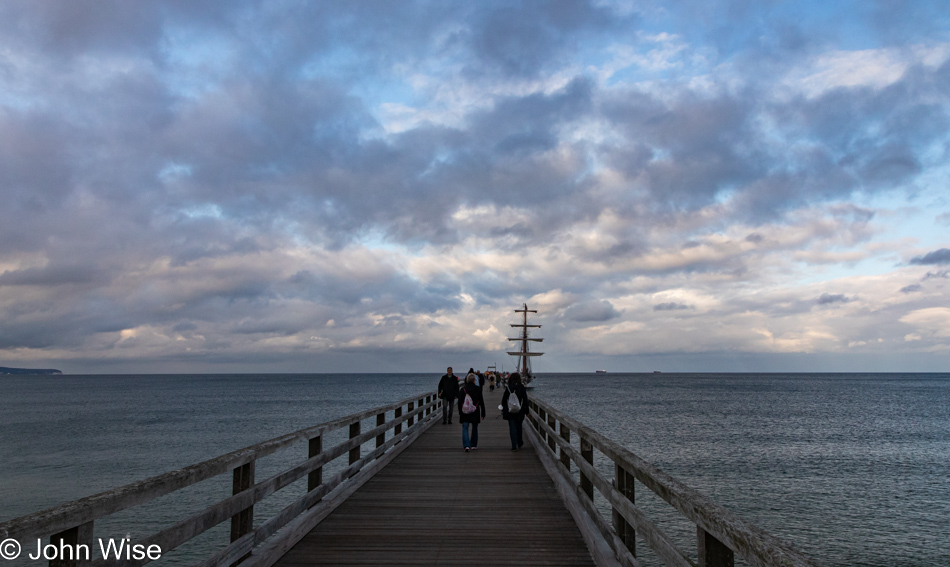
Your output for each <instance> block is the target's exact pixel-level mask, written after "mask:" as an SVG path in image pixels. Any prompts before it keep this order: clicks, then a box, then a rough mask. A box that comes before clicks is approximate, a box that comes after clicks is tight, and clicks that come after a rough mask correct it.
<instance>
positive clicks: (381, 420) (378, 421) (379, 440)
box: [376, 413, 386, 449]
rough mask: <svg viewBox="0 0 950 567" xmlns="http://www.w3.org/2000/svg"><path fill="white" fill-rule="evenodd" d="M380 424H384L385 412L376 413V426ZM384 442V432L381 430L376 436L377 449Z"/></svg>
mask: <svg viewBox="0 0 950 567" xmlns="http://www.w3.org/2000/svg"><path fill="white" fill-rule="evenodd" d="M380 425H386V414H385V413H378V414H376V427H379V426H380ZM385 444H386V432H385V431H383V432H382V433H380V434H379V435H377V436H376V448H377V449H379V448H380V447H382V446H383V445H385Z"/></svg>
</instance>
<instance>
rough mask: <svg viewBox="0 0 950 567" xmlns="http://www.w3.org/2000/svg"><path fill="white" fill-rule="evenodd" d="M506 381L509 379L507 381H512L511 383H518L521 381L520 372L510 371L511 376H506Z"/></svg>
mask: <svg viewBox="0 0 950 567" xmlns="http://www.w3.org/2000/svg"><path fill="white" fill-rule="evenodd" d="M508 381H509V382H512V383H514V384H520V383H521V374H518V373H517V372H512V373H511V376H509V377H508Z"/></svg>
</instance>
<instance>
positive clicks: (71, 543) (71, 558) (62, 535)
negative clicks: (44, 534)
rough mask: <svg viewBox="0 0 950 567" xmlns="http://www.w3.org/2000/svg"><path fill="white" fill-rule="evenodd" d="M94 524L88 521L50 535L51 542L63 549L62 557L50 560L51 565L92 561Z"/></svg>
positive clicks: (66, 566)
mask: <svg viewBox="0 0 950 567" xmlns="http://www.w3.org/2000/svg"><path fill="white" fill-rule="evenodd" d="M92 524H93V523H92V522H87V523H85V524H82V525H79V526H76V527H75V528H70V529H68V530H66V531H63V532H59V533H58V534H53V535H51V536H49V542H50V544H52V545H55V546H56V548H57V549H61V550H63V551H62V555H63V556H62V557H58V558H56V559H50V560H49V565H50V567H76V566H77V565H88V564H89V563H91V562H92V561H91V560H92V556H93V553H92V550H93V545H92ZM80 546H82V547H80ZM67 555H68V557H67Z"/></svg>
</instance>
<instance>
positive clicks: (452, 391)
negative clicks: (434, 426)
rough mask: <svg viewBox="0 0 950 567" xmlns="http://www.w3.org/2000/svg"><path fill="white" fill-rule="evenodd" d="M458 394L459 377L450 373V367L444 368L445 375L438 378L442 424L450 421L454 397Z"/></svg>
mask: <svg viewBox="0 0 950 567" xmlns="http://www.w3.org/2000/svg"><path fill="white" fill-rule="evenodd" d="M458 395H459V379H458V377H457V376H456V375H455V374H452V367H451V366H449V367H448V368H446V373H445V376H443V377H442V379H441V380H439V398H440V399H441V400H442V425H445V424H446V423H452V410H453V409H454V408H455V398H457V397H458Z"/></svg>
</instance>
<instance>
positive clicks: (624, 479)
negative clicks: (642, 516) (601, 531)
mask: <svg viewBox="0 0 950 567" xmlns="http://www.w3.org/2000/svg"><path fill="white" fill-rule="evenodd" d="M633 479H634V477H633V475H632V474H630V473H628V472H627V471H626V470H624V468H623V467H622V466H620V465H619V464H617V463H614V488H616V489H617V490H619V491H620V493H621V494H623V495H624V496H625V497H626V498H627V500H629V501H630V502H631V503H632V502H634V487H633ZM611 516H612V517H613V521H614V532H616V534H617V536H618V537H619V538H620V540H621V541H623V543H624V545H625V546H627V549H628V550H630V555H633V556H634V557H636V556H637V533H636V531H634V529H633V526H631V525H630V524H629V523H627V520H625V519H624V517H623V516H622V515H621V514H620V512H618V511H617V510H616V509H613V510H612V514H611Z"/></svg>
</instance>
